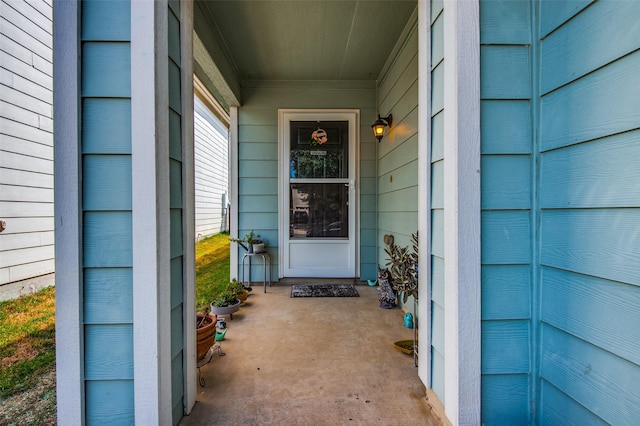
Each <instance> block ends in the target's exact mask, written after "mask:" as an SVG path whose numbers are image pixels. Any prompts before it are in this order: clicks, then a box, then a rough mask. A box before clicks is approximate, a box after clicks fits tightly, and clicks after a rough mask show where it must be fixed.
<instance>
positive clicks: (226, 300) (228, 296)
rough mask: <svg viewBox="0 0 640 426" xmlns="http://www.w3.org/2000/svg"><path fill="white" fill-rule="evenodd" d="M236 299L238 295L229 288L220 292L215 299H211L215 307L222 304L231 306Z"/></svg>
mask: <svg viewBox="0 0 640 426" xmlns="http://www.w3.org/2000/svg"><path fill="white" fill-rule="evenodd" d="M237 301H238V295H237V294H236V293H235V292H234V291H231V290H227V291H226V292H224V293H222V294H221V295H220V296H218V298H217V299H216V300H214V301H213V306H215V307H216V308H222V307H224V306H231V305H233V304H235V303H236V302H237Z"/></svg>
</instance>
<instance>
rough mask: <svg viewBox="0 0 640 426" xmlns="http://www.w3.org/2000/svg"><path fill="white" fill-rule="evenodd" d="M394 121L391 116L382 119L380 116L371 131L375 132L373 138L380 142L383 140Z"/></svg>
mask: <svg viewBox="0 0 640 426" xmlns="http://www.w3.org/2000/svg"><path fill="white" fill-rule="evenodd" d="M392 120H393V116H392V115H391V114H389V115H388V116H386V117H380V114H378V119H377V120H376V121H375V122H374V123H373V124H372V125H371V129H372V130H373V136H375V138H376V139H378V142H380V141H381V140H382V137H383V136H384V132H385V128H386V127H387V126H389V127H391V122H392Z"/></svg>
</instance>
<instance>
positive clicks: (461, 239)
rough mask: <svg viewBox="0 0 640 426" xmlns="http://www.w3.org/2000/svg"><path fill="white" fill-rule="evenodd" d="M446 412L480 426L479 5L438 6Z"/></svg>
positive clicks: (453, 419)
mask: <svg viewBox="0 0 640 426" xmlns="http://www.w3.org/2000/svg"><path fill="white" fill-rule="evenodd" d="M443 13H444V57H445V61H446V67H447V72H446V73H445V77H444V140H445V141H446V142H445V144H444V158H445V160H444V165H445V166H444V194H445V195H444V210H445V224H444V242H445V243H444V257H445V270H444V279H445V296H444V299H445V314H444V315H445V318H444V336H445V339H444V348H445V349H444V356H445V371H444V382H445V391H444V394H445V397H444V402H445V413H446V416H447V417H448V419H449V420H450V421H451V423H452V424H453V425H458V424H463V425H467V424H480V373H481V371H480V355H481V354H480V15H479V1H478V0H469V1H445V4H444V12H443Z"/></svg>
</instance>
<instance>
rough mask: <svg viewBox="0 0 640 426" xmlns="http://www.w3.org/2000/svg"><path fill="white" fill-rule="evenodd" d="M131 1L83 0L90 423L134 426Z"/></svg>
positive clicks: (86, 352) (85, 299)
mask: <svg viewBox="0 0 640 426" xmlns="http://www.w3.org/2000/svg"><path fill="white" fill-rule="evenodd" d="M130 9H131V4H130V2H129V1H114V2H102V1H83V2H82V7H81V10H82V22H81V24H80V26H81V30H80V33H81V38H82V60H81V96H82V102H81V108H82V110H81V112H80V114H81V117H82V122H81V123H82V128H81V136H82V146H81V147H82V154H83V155H82V158H81V161H82V166H81V167H82V178H83V179H82V209H83V223H82V226H83V231H82V246H83V259H82V262H83V269H84V271H83V285H84V289H83V291H82V295H83V320H84V340H83V344H84V357H83V359H84V378H85V402H86V403H85V420H86V423H87V424H89V425H90V424H133V418H134V409H133V406H134V402H133V380H132V379H133V325H132V321H133V274H132V269H131V267H132V262H133V247H132V221H131V208H132V207H131V206H132V198H131V197H132V196H131V194H132V192H131V157H130V153H131V144H132V141H131V100H130V96H131V49H130V43H129V38H130V27H131V25H130Z"/></svg>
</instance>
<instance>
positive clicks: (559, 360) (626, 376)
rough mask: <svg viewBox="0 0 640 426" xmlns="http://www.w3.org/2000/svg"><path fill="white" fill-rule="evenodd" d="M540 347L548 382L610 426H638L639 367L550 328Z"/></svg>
mask: <svg viewBox="0 0 640 426" xmlns="http://www.w3.org/2000/svg"><path fill="white" fill-rule="evenodd" d="M636 306H637V305H636ZM541 345H542V355H541V370H542V371H541V373H542V376H543V377H544V378H545V381H547V382H549V383H551V384H553V385H554V386H555V387H556V388H557V389H559V390H560V391H562V392H564V393H565V394H567V395H568V396H570V397H571V398H572V399H573V400H575V401H576V402H578V403H579V404H581V405H582V406H583V407H585V408H587V409H588V410H589V411H591V412H592V413H594V414H596V415H597V416H598V417H600V418H601V419H602V420H604V421H606V422H608V423H609V424H634V423H636V422H637V420H638V419H639V418H640V368H639V367H638V365H637V364H634V363H631V362H629V361H626V360H624V359H621V358H619V357H617V356H615V355H612V354H611V353H610V352H608V351H606V350H604V349H601V348H599V347H598V346H595V345H592V344H590V343H588V342H585V341H583V340H581V339H578V338H576V337H575V336H572V335H571V334H567V333H564V332H562V331H559V330H557V329H555V328H554V327H550V326H545V327H543V330H542V342H541ZM546 402H547V401H543V404H544V403H546ZM549 402H550V403H552V404H553V402H552V401H549Z"/></svg>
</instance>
